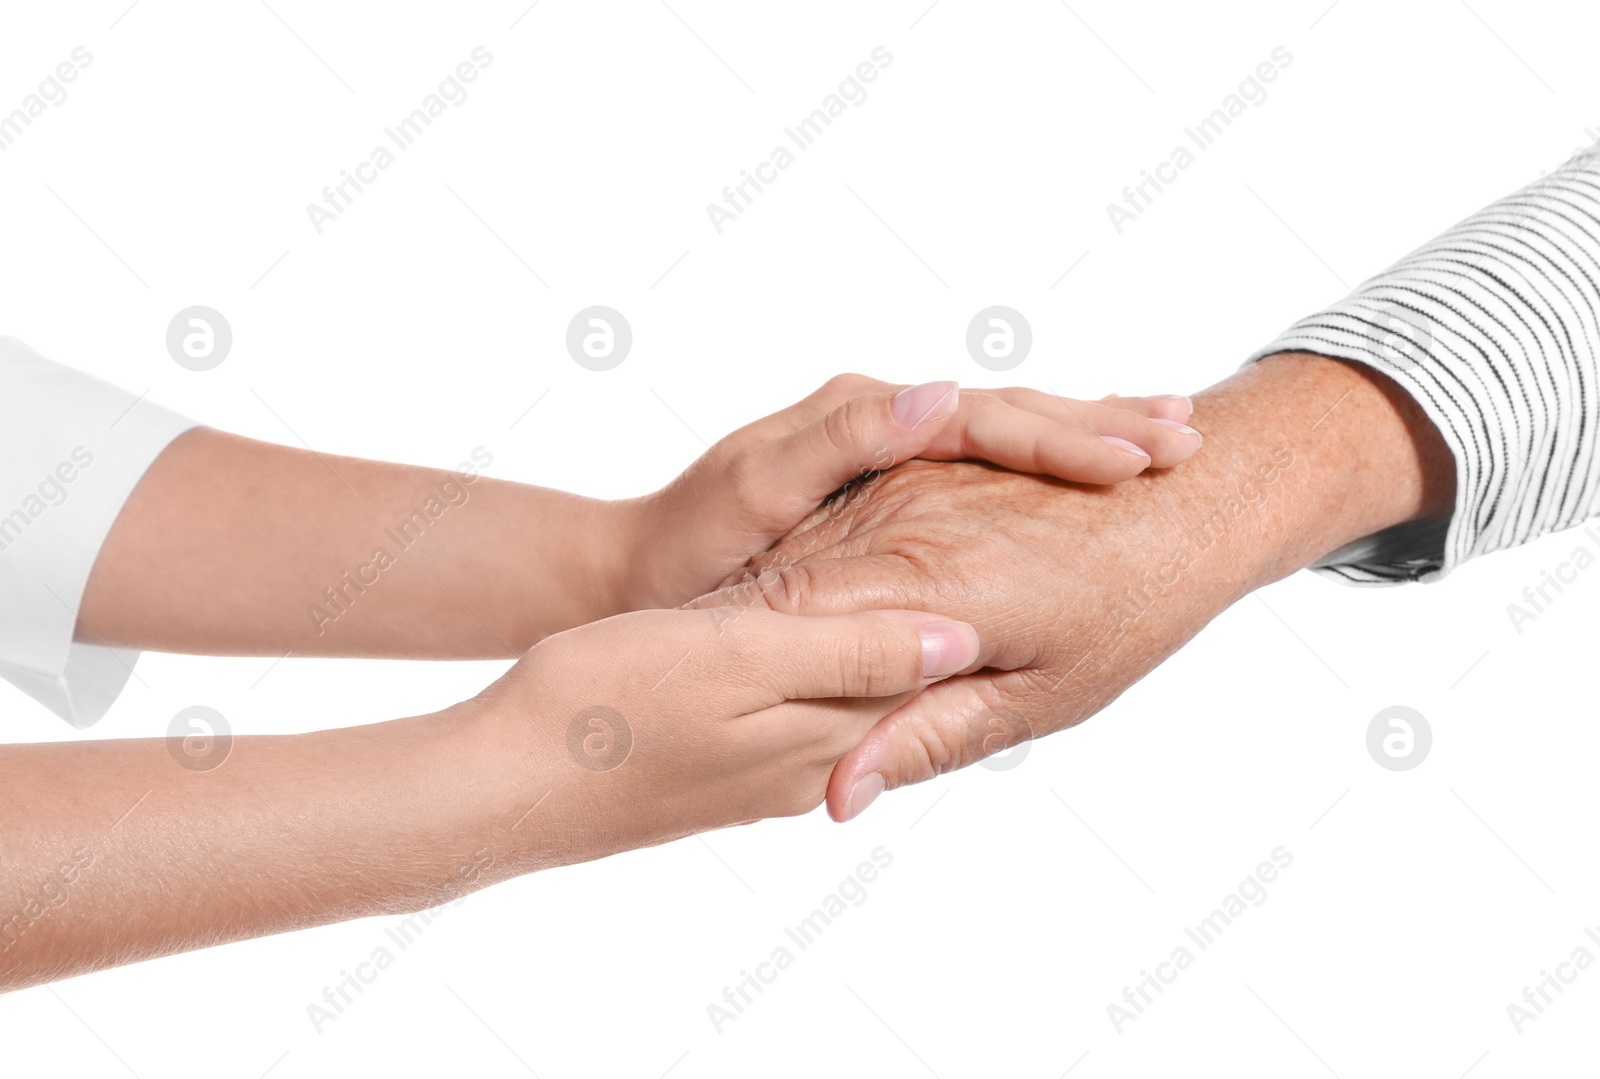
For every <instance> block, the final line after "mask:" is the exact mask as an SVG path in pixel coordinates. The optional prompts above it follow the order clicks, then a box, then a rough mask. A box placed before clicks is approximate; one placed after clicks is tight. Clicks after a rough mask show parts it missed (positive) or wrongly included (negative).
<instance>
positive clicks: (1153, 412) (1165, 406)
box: [1100, 393, 1194, 423]
mask: <svg viewBox="0 0 1600 1079" xmlns="http://www.w3.org/2000/svg"><path fill="white" fill-rule="evenodd" d="M1100 403H1101V404H1103V405H1107V406H1109V407H1111V408H1121V409H1126V410H1127V411H1129V412H1137V413H1138V414H1139V415H1141V416H1148V417H1149V418H1150V419H1152V420H1171V421H1173V422H1174V423H1188V422H1189V417H1190V416H1192V415H1194V402H1193V401H1191V400H1189V398H1187V397H1183V396H1180V395H1178V394H1172V393H1165V394H1160V395H1158V396H1155V397H1118V396H1117V395H1116V394H1114V393H1113V394H1109V395H1107V396H1105V397H1102V398H1100Z"/></svg>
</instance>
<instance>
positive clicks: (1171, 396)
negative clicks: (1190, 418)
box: [1151, 393, 1194, 415]
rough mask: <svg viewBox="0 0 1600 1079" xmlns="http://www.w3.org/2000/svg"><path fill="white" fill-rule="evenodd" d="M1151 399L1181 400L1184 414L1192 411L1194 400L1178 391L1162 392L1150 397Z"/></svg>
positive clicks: (1190, 413) (1189, 413)
mask: <svg viewBox="0 0 1600 1079" xmlns="http://www.w3.org/2000/svg"><path fill="white" fill-rule="evenodd" d="M1151 400H1152V401H1182V402H1183V411H1184V414H1185V415H1192V414H1193V413H1194V402H1193V401H1191V400H1189V399H1188V398H1187V397H1185V396H1183V395H1182V394H1180V393H1163V394H1158V395H1157V396H1155V397H1152V398H1151Z"/></svg>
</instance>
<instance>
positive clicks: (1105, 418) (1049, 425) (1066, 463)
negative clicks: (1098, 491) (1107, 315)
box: [922, 391, 1200, 483]
mask: <svg viewBox="0 0 1600 1079" xmlns="http://www.w3.org/2000/svg"><path fill="white" fill-rule="evenodd" d="M1042 396H1044V395H1041V397H1042ZM1029 404H1030V405H1032V406H1033V408H1027V407H1024V406H1021V405H1013V404H1011V403H1010V402H1008V401H1005V400H1003V399H1001V398H999V397H996V396H994V395H993V394H988V393H984V392H982V391H968V393H967V394H966V396H965V397H964V398H963V402H962V408H961V410H960V411H959V412H958V413H957V414H956V416H955V417H954V418H953V419H952V420H951V421H950V422H949V423H948V424H946V425H945V427H944V428H943V429H942V430H941V431H940V432H939V433H938V435H937V436H936V437H935V438H934V439H933V441H932V442H931V443H929V445H928V446H927V448H925V449H924V450H923V451H922V456H923V457H929V458H939V459H946V460H948V459H954V458H960V457H976V458H981V459H983V460H987V461H991V462H993V463H994V464H997V465H1001V466H1002V467H1005V468H1009V469H1012V470H1014V471H1019V472H1034V473H1039V474H1042V475H1049V476H1054V477H1056V478H1057V479H1063V480H1073V481H1076V482H1080V483H1115V482H1117V481H1119V480H1125V479H1127V478H1128V477H1130V476H1133V475H1137V474H1138V473H1139V472H1141V471H1143V470H1144V469H1145V468H1148V467H1151V466H1155V467H1157V468H1170V467H1172V466H1173V465H1176V464H1180V463H1182V462H1183V461H1186V460H1188V459H1189V458H1190V457H1192V456H1193V455H1194V453H1195V451H1196V450H1198V449H1199V448H1200V435H1199V434H1198V433H1197V432H1194V431H1191V430H1190V429H1189V428H1187V427H1185V426H1183V425H1182V424H1176V423H1173V422H1171V421H1166V420H1154V419H1149V418H1147V417H1145V416H1141V415H1140V414H1138V413H1136V412H1130V411H1128V410H1125V409H1119V408H1112V407H1110V406H1107V405H1102V404H1097V403H1095V402H1092V401H1071V400H1068V399H1066V398H1060V397H1052V398H1050V400H1049V402H1048V403H1047V402H1045V401H1043V400H1033V401H1030V402H1029Z"/></svg>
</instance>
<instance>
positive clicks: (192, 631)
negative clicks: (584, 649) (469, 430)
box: [78, 428, 628, 659]
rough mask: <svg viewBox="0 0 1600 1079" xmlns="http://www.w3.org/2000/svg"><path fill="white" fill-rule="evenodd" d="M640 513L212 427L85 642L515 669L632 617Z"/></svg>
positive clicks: (188, 446) (116, 554)
mask: <svg viewBox="0 0 1600 1079" xmlns="http://www.w3.org/2000/svg"><path fill="white" fill-rule="evenodd" d="M480 464H481V462H480ZM474 467H476V466H474ZM627 506H628V504H627V503H604V502H598V501H596V500H593V499H587V498H581V497H578V496H576V495H570V494H565V493H563V492H560V491H551V490H546V489H543V488H538V487H530V486H525V485H523V484H516V483H508V482H506V481H503V480H495V479H489V478H485V477H480V476H476V475H473V474H471V472H470V471H465V470H464V471H463V472H461V473H457V472H447V471H443V470H440V469H433V468H420V467H416V466H411V465H398V464H389V463H385V462H380V461H367V460H360V459H356V458H349V457H336V456H332V455H328V454H318V453H314V452H312V451H309V450H300V449H294V448H291V447H286V446H276V445H272V444H270V443H265V442H256V441H253V440H251V439H247V438H241V437H238V436H236V435H230V434H225V433H223V432H220V431H215V430H210V429H207V428H197V429H195V430H192V431H190V432H188V433H187V434H185V435H183V436H181V437H179V438H178V439H177V440H176V441H175V442H173V444H172V445H171V446H169V447H168V448H167V450H166V451H165V452H164V453H163V454H162V455H161V457H160V458H158V459H157V460H156V462H155V464H154V465H152V466H151V468H150V471H149V472H148V473H146V475H145V477H144V479H143V480H142V481H141V482H140V484H139V486H138V487H137V488H136V489H135V490H134V493H133V495H132V497H131V498H130V499H129V501H128V503H127V505H126V506H125V507H124V509H123V511H122V513H121V515H120V516H119V517H118V518H117V521H116V524H115V525H114V526H113V528H112V530H111V533H110V535H109V537H108V538H107V540H106V544H105V546H104V548H103V549H102V550H101V552H100V556H99V558H98V560H97V561H96V563H95V568H94V572H93V574H92V575H91V576H90V579H89V585H88V588H87V590H86V592H85V595H84V600H83V606H82V608H81V610H80V617H79V630H78V638H79V640H82V641H87V642H91V643H104V644H111V645H121V646H127V647H132V648H143V649H155V650H160V651H169V652H192V653H204V654H212V655H281V654H283V653H284V652H287V651H293V652H294V653H295V654H296V655H301V656H311V655H322V656H375V655H384V656H391V657H400V658H421V659H461V658H486V657H511V656H514V655H516V654H517V653H519V652H521V651H522V650H524V649H526V648H527V647H528V646H529V645H531V644H533V643H534V642H535V641H537V640H538V639H540V638H541V637H543V636H545V635H546V634H548V633H552V632H556V631H558V630H561V629H565V628H568V627H570V626H574V625H581V624H583V623H585V622H589V621H592V620H594V619H596V618H601V617H605V616H606V615H609V614H614V613H616V612H617V611H619V610H621V609H623V607H624V604H623V602H622V600H621V599H620V598H619V597H618V596H617V595H616V594H615V590H616V589H615V585H616V578H617V576H618V574H617V573H616V569H617V567H618V566H619V565H621V564H625V562H626V558H625V556H624V555H622V554H621V553H620V552H619V551H617V550H616V549H615V548H616V545H617V542H618V540H617V537H618V536H619V535H621V534H624V533H625V531H626V529H625V528H623V527H620V526H622V524H623V522H622V521H621V520H620V519H619V518H620V517H621V516H623V515H624V514H626V513H627V512H628V510H627Z"/></svg>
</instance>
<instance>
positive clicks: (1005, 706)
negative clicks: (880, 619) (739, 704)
mask: <svg viewBox="0 0 1600 1079" xmlns="http://www.w3.org/2000/svg"><path fill="white" fill-rule="evenodd" d="M1397 393H1398V391H1395V392H1393V393H1391V392H1390V391H1388V390H1385V389H1384V388H1383V387H1382V386H1380V385H1378V384H1377V383H1376V382H1375V381H1374V380H1373V377H1372V375H1371V374H1370V373H1361V372H1358V371H1355V370H1354V369H1352V368H1350V367H1347V366H1346V365H1342V364H1338V363H1334V362H1332V361H1327V360H1322V359H1320V358H1317V357H1278V358H1274V359H1273V360H1271V361H1266V362H1263V363H1261V364H1256V365H1254V366H1252V367H1251V368H1248V369H1246V370H1245V371H1242V372H1240V373H1239V374H1236V375H1235V376H1233V377H1232V378H1231V379H1229V380H1228V381H1227V382H1225V383H1223V384H1222V385H1221V386H1220V387H1218V388H1217V389H1215V390H1213V391H1209V392H1208V394H1207V395H1206V396H1205V397H1204V398H1197V399H1196V410H1195V413H1194V419H1193V420H1192V421H1191V422H1192V423H1193V424H1194V425H1195V426H1196V427H1197V428H1199V429H1200V430H1201V431H1203V432H1204V434H1205V436H1206V440H1207V448H1206V450H1205V451H1204V452H1202V453H1201V454H1199V455H1197V456H1196V457H1195V458H1194V459H1193V460H1192V461H1189V462H1187V463H1185V464H1183V465H1181V466H1180V467H1178V468H1176V469H1172V470H1168V471H1165V472H1150V473H1146V474H1143V475H1140V476H1137V477H1135V478H1133V479H1130V480H1127V481H1125V482H1124V483H1122V484H1119V485H1117V486H1115V487H1098V488H1090V487H1082V486H1076V485H1073V484H1068V483H1063V482H1060V481H1056V480H1052V479H1048V478H1042V477H1038V476H1025V475H1017V474H1014V473H1008V472H1004V471H1002V470H999V469H996V468H993V467H991V466H988V465H982V464H972V463H933V462H925V461H913V462H908V463H907V464H904V465H900V466H899V467H897V468H895V469H893V470H891V471H889V472H887V473H885V474H883V475H882V476H881V477H878V478H877V479H876V480H875V481H874V482H872V483H870V484H867V485H865V486H864V487H861V488H859V489H857V490H854V491H853V492H850V496H849V497H841V498H838V499H836V500H835V501H834V502H832V503H830V504H829V505H826V506H824V507H823V508H821V509H820V510H818V511H817V512H815V513H813V514H812V515H811V516H810V517H809V518H808V519H807V520H806V521H805V522H803V523H802V524H801V525H799V526H797V527H796V528H795V529H794V530H793V531H791V532H790V533H789V534H788V535H787V536H786V537H784V539H783V540H781V541H779V543H778V544H777V545H776V546H775V547H773V548H772V549H771V550H769V551H768V552H766V553H765V554H763V555H762V556H760V557H758V558H757V559H755V560H754V561H753V562H752V563H751V564H750V566H749V567H748V568H747V569H746V571H744V572H743V573H742V574H740V575H739V576H738V577H737V578H736V579H730V580H729V581H726V582H724V588H723V589H722V590H721V591H719V592H716V593H712V594H711V595H710V596H708V597H705V598H704V599H702V600H700V601H697V605H698V604H706V605H714V604H724V603H729V602H736V603H749V604H757V605H764V606H768V607H772V608H774V609H777V610H780V611H786V612H794V613H802V614H826V613H836V612H843V611H851V610H859V609H862V608H866V607H899V608H911V609H920V610H936V611H942V612H947V614H948V616H949V617H952V618H960V619H963V620H965V621H967V622H970V623H971V624H972V625H974V626H976V627H977V629H978V632H979V635H980V638H981V640H982V650H981V653H980V656H979V661H978V663H977V664H976V665H975V666H974V667H973V668H969V669H968V670H967V671H965V672H963V673H961V674H959V675H958V676H956V677H954V678H951V679H948V680H947V681H944V682H941V683H939V684H938V685H936V686H933V687H932V688H930V689H929V690H927V691H926V692H924V693H922V694H920V695H919V696H917V697H916V698H914V699H912V700H911V701H909V702H908V703H906V704H905V705H903V706H901V707H900V708H899V709H898V710H896V711H895V712H893V713H891V714H890V715H888V716H886V717H885V718H884V719H883V720H882V721H881V722H880V723H879V724H878V725H877V726H876V727H875V728H874V729H873V730H872V732H871V733H870V734H869V735H868V736H867V737H866V738H865V739H864V740H863V741H862V742H861V744H860V745H859V746H857V747H856V748H855V749H854V750H852V751H851V752H850V753H848V754H846V755H845V757H844V758H843V759H842V760H841V761H840V762H839V764H838V766H837V767H836V768H835V770H834V773H833V776H832V778H831V781H830V784H829V788H828V796H827V804H828V808H829V812H830V813H831V814H832V816H833V817H834V818H835V819H836V820H845V819H848V818H849V817H852V816H854V815H855V814H857V813H859V812H860V811H861V810H862V809H864V808H865V807H866V805H867V804H869V803H870V802H871V800H872V799H873V798H875V797H876V796H877V795H878V794H879V793H880V792H881V791H882V790H884V789H886V788H890V789H892V788H894V787H897V786H901V785H903V784H907V783H916V782H920V781H923V780H926V779H930V778H932V777H934V776H936V775H939V774H940V773H943V772H946V771H950V770H952V769H955V768H960V767H963V766H965V765H967V764H970V763H972V762H974V761H976V760H978V759H980V758H982V757H984V756H986V755H989V754H992V753H996V752H1000V751H1001V750H1003V749H1006V748H1008V747H1009V746H1011V745H1013V744H1015V743H1016V742H1018V741H1020V740H1022V739H1025V738H1032V737H1038V736H1040V735H1044V734H1049V733H1051V732H1054V731H1058V730H1061V729H1063V728H1065V727H1069V726H1072V725H1073V724H1075V723H1078V722H1080V721H1082V720H1083V719H1085V718H1087V717H1088V716H1090V715H1093V714H1094V713H1095V712H1097V711H1099V710H1100V709H1102V708H1104V707H1105V706H1106V705H1107V704H1109V703H1110V702H1111V701H1113V700H1115V699H1116V698H1117V697H1118V696H1119V695H1120V694H1121V693H1122V692H1123V691H1124V690H1125V689H1127V688H1128V687H1129V686H1130V685H1132V684H1133V683H1134V682H1136V681H1137V680H1139V679H1140V678H1141V677H1143V676H1144V675H1145V674H1146V673H1148V672H1149V671H1150V670H1151V669H1152V668H1154V667H1155V666H1156V665H1157V664H1159V663H1160V662H1161V661H1162V660H1164V659H1165V658H1166V657H1167V656H1169V655H1171V654H1172V653H1173V652H1174V651H1176V650H1177V649H1178V648H1180V647H1181V646H1182V645H1183V644H1184V643H1186V642H1187V641H1188V640H1189V639H1190V638H1192V637H1193V636H1194V635H1195V634H1196V633H1197V632H1199V630H1200V629H1201V628H1202V627H1204V626H1205V625H1206V624H1207V623H1208V622H1209V621H1210V620H1211V619H1212V618H1214V617H1215V616H1216V615H1217V614H1219V613H1220V612H1221V611H1223V610H1224V609H1225V608H1227V607H1228V606H1229V605H1230V604H1231V603H1233V602H1235V601H1236V600H1238V599H1239V598H1241V597H1242V596H1244V595H1246V594H1247V593H1248V592H1249V591H1251V590H1252V589H1254V588H1257V587H1259V586H1261V585H1263V584H1266V583H1268V582H1270V581H1272V580H1276V579H1278V578H1280V577H1283V576H1286V575H1287V574H1289V573H1291V572H1293V571H1294V570H1296V569H1299V568H1301V567H1303V566H1305V565H1308V564H1310V563H1311V562H1312V561H1314V560H1315V559H1316V558H1317V557H1319V556H1321V555H1322V554H1324V553H1326V552H1327V551H1329V550H1332V549H1334V548H1335V547H1338V546H1340V545H1342V544H1343V543H1346V542H1349V541H1350V540H1352V539H1355V538H1357V537H1359V536H1362V535H1367V534H1369V533H1371V532H1373V531H1376V530H1377V529H1379V528H1382V527H1386V526H1388V525H1390V524H1393V523H1396V522H1398V521H1402V520H1408V519H1411V518H1413V517H1415V516H1416V515H1418V514H1419V513H1420V512H1422V511H1423V510H1424V509H1428V508H1431V509H1432V511H1434V512H1437V511H1438V509H1439V507H1440V506H1442V505H1448V502H1447V501H1446V499H1447V498H1448V497H1449V495H1448V488H1447V487H1446V486H1443V485H1435V488H1434V489H1432V494H1431V496H1429V495H1428V492H1427V491H1425V490H1424V486H1423V483H1422V481H1421V479H1420V478H1419V477H1420V476H1421V475H1422V473H1421V472H1420V471H1419V469H1418V465H1417V461H1418V453H1419V451H1418V449H1417V447H1416V445H1415V444H1414V440H1415V439H1416V438H1418V437H1420V436H1419V435H1418V434H1417V432H1418V431H1419V430H1421V429H1423V428H1426V430H1427V431H1429V432H1431V431H1432V428H1431V426H1429V425H1427V423H1426V420H1421V419H1418V418H1417V416H1416V415H1415V414H1409V413H1406V412H1405V411H1404V407H1403V405H1402V404H1401V403H1399V398H1398V397H1397V396H1396V394H1397ZM1335 405H1337V410H1336V411H1335V410H1334V407H1333V406H1335ZM1419 425H1420V426H1419ZM1433 437H1434V438H1435V439H1436V438H1437V435H1436V433H1434V434H1433ZM1430 452H1433V451H1430ZM1434 456H1435V457H1436V456H1437V453H1436V452H1434ZM1434 472H1435V473H1437V472H1438V469H1437V468H1436V469H1434Z"/></svg>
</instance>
